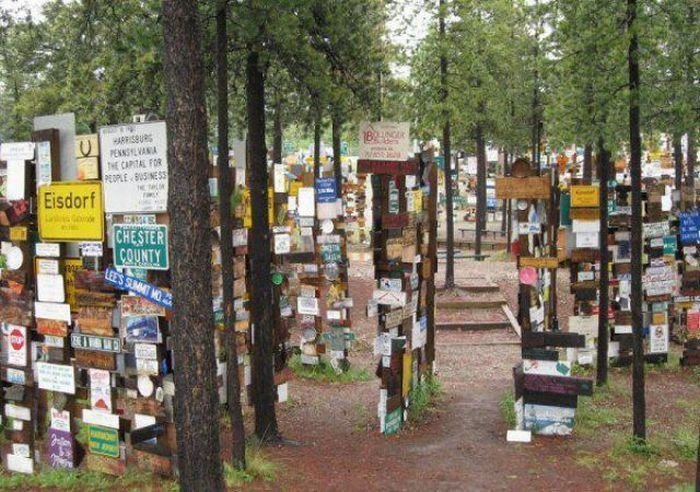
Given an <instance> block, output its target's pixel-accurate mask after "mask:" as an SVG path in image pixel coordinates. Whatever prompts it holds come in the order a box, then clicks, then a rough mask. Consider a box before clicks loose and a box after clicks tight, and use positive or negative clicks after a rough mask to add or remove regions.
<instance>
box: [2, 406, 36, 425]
mask: <svg viewBox="0 0 700 492" xmlns="http://www.w3.org/2000/svg"><path fill="white" fill-rule="evenodd" d="M5 417H8V418H13V419H19V420H26V421H30V420H32V412H31V410H30V409H29V408H27V407H21V406H19V405H14V404H12V403H5Z"/></svg>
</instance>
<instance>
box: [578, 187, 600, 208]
mask: <svg viewBox="0 0 700 492" xmlns="http://www.w3.org/2000/svg"><path fill="white" fill-rule="evenodd" d="M599 204H600V193H599V191H598V187H597V186H590V185H587V186H583V185H574V186H572V187H571V206H572V207H597V206H598V205H599Z"/></svg>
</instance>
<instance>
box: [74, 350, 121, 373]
mask: <svg viewBox="0 0 700 492" xmlns="http://www.w3.org/2000/svg"><path fill="white" fill-rule="evenodd" d="M75 363H76V364H77V365H78V366H80V367H90V368H93V369H105V370H107V371H114V370H115V369H116V367H117V366H116V361H115V357H114V354H113V353H109V352H94V351H92V350H77V349H76V351H75Z"/></svg>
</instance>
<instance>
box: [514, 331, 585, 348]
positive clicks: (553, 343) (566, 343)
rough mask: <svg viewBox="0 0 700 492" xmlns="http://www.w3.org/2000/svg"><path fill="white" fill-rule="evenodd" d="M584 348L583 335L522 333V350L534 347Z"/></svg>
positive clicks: (543, 332) (541, 332) (542, 332)
mask: <svg viewBox="0 0 700 492" xmlns="http://www.w3.org/2000/svg"><path fill="white" fill-rule="evenodd" d="M585 346H586V337H585V335H579V334H577V333H564V332H545V331H540V332H533V331H529V332H528V331H526V332H524V333H523V348H536V347H573V348H583V347H585Z"/></svg>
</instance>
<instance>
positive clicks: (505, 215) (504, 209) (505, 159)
mask: <svg viewBox="0 0 700 492" xmlns="http://www.w3.org/2000/svg"><path fill="white" fill-rule="evenodd" d="M507 172H508V152H507V151H504V153H503V176H505V175H506V173H507ZM507 220H508V200H503V204H502V205H501V236H505V235H506V229H507V226H506V222H507Z"/></svg>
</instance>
